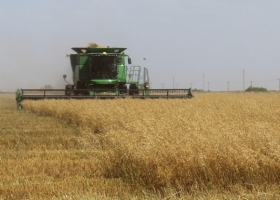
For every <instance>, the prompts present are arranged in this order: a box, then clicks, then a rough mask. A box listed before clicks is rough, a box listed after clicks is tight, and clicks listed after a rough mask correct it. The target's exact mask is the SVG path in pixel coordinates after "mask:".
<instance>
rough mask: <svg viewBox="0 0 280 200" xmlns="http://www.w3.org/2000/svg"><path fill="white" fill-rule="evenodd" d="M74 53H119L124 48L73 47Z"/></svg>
mask: <svg viewBox="0 0 280 200" xmlns="http://www.w3.org/2000/svg"><path fill="white" fill-rule="evenodd" d="M72 49H73V50H74V51H75V52H76V53H103V52H106V53H121V52H123V51H124V50H126V48H123V47H108V48H88V47H73V48H72Z"/></svg>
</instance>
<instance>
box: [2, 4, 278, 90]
mask: <svg viewBox="0 0 280 200" xmlns="http://www.w3.org/2000/svg"><path fill="white" fill-rule="evenodd" d="M279 11H280V1H279V0H269V1H265V0H133V1H132V0H102V1H100V0H48V1H45V0H25V1H21V0H9V1H7V0H0V55H1V56H0V62H1V65H0V69H1V71H0V90H1V91H2V92H10V91H15V90H16V89H18V88H23V89H31V88H32V89H40V88H42V87H44V86H45V85H52V86H53V87H54V88H56V89H61V88H64V87H65V85H66V83H65V82H64V80H63V74H66V75H67V77H68V78H67V79H68V81H69V82H72V80H71V79H70V78H71V77H72V74H71V73H72V71H71V66H70V60H69V58H68V57H66V54H71V53H74V51H72V50H71V48H72V47H84V46H87V45H88V44H89V43H90V42H95V43H97V44H99V45H101V46H111V47H125V48H127V50H126V51H125V53H126V54H128V55H129V56H130V57H131V58H132V65H139V66H143V67H146V68H148V70H149V77H150V84H151V88H154V89H161V88H173V87H174V88H189V87H192V88H193V89H195V88H196V89H204V90H208V89H209V90H211V91H227V90H228V89H229V90H230V91H241V90H243V83H244V87H245V89H246V88H248V87H249V86H250V85H251V84H252V86H253V87H265V88H267V89H268V90H277V91H278V90H279V87H280V80H279V79H280V56H279V54H280V12H279ZM143 58H146V59H143ZM243 78H244V79H243ZM243 80H245V81H244V82H243Z"/></svg>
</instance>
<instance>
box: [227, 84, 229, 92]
mask: <svg viewBox="0 0 280 200" xmlns="http://www.w3.org/2000/svg"><path fill="white" fill-rule="evenodd" d="M227 91H228V92H229V82H227Z"/></svg>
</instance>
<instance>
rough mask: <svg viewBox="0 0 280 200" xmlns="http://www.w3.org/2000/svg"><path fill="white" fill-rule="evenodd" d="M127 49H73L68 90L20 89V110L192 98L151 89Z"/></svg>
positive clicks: (186, 92) (91, 46)
mask: <svg viewBox="0 0 280 200" xmlns="http://www.w3.org/2000/svg"><path fill="white" fill-rule="evenodd" d="M125 49H126V48H118V47H107V48H104V47H100V46H98V45H97V44H95V43H90V44H89V46H88V47H73V48H72V50H74V51H75V52H76V53H75V54H71V55H67V56H69V57H70V62H71V67H72V72H73V84H70V83H69V82H67V80H66V75H63V78H64V80H65V81H66V82H67V83H68V84H67V85H66V86H65V89H18V90H17V91H16V101H17V107H18V109H19V110H21V109H22V105H21V102H22V101H23V100H25V99H32V100H39V99H113V98H125V97H131V98H141V99H145V98H167V99H169V98H192V97H193V95H192V93H191V88H189V89H150V85H149V83H150V82H149V74H148V69H147V68H145V67H143V68H142V67H140V66H130V67H129V69H128V66H126V60H127V63H128V64H131V58H130V57H129V56H128V55H127V54H125V53H124V50H125Z"/></svg>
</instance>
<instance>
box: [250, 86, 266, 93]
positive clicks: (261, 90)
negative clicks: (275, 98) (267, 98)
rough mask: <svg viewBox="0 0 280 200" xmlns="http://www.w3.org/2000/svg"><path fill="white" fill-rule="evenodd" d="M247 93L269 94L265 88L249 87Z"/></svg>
mask: <svg viewBox="0 0 280 200" xmlns="http://www.w3.org/2000/svg"><path fill="white" fill-rule="evenodd" d="M245 92H267V89H266V88H263V87H252V86H250V87H248V88H247V89H246V90H245Z"/></svg>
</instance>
